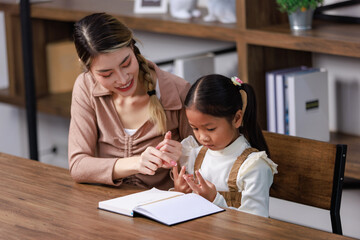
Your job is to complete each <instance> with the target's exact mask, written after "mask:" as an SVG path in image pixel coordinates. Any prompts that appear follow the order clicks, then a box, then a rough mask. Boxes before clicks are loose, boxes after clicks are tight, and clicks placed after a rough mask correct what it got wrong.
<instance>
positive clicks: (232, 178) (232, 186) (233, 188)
mask: <svg viewBox="0 0 360 240" xmlns="http://www.w3.org/2000/svg"><path fill="white" fill-rule="evenodd" d="M258 151H259V150H257V149H256V148H247V149H245V150H244V151H243V152H242V154H241V155H240V156H239V157H238V158H237V159H236V161H235V162H234V164H233V166H232V168H231V170H230V174H229V179H228V188H229V191H230V192H238V191H239V189H238V187H237V185H236V178H237V174H238V172H239V169H240V166H241V164H243V162H244V161H245V160H246V158H247V157H248V156H249V155H250V154H251V153H253V152H258Z"/></svg>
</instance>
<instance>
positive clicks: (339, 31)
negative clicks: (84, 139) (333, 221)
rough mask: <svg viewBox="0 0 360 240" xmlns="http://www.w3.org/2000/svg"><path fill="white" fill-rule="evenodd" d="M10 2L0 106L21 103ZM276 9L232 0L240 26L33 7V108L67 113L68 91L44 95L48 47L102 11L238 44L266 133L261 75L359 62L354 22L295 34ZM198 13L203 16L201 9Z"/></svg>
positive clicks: (136, 23) (80, 3)
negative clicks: (341, 60)
mask: <svg viewBox="0 0 360 240" xmlns="http://www.w3.org/2000/svg"><path fill="white" fill-rule="evenodd" d="M14 2H15V1H14V0H0V10H1V11H4V13H5V20H6V33H7V49H8V62H9V76H10V85H9V88H7V89H1V90H0V101H1V102H6V103H10V104H15V105H19V106H23V105H24V93H23V92H24V90H23V85H24V84H23V74H22V61H21V41H20V20H19V8H18V5H17V4H15V3H14ZM277 8H278V7H277V5H276V2H275V0H268V1H264V0H237V7H236V11H237V17H238V21H237V23H236V24H221V23H218V22H215V23H214V22H213V23H208V22H204V21H203V20H202V19H201V18H199V19H191V20H178V19H174V18H172V17H171V16H170V15H169V14H134V13H133V1H129V0H122V1H120V0H104V1H98V0H72V1H60V0H53V1H51V2H47V3H41V4H33V5H32V7H31V17H32V26H33V38H34V41H33V48H34V68H35V69H34V70H35V71H34V72H35V81H36V95H37V97H38V105H37V108H38V110H39V111H42V112H45V113H49V114H55V115H59V116H64V117H69V116H70V101H71V93H70V92H69V93H62V94H50V93H49V91H48V83H47V79H46V75H47V74H46V54H45V45H46V44H47V43H49V42H52V41H57V40H63V39H71V36H72V26H73V23H74V22H75V21H77V20H79V19H80V18H82V17H84V16H86V15H88V14H90V13H92V12H98V11H103V12H108V13H110V14H113V15H115V16H117V17H118V18H119V19H120V20H121V21H123V22H125V23H126V24H127V25H128V26H129V27H130V28H132V29H137V30H144V31H151V32H158V33H166V34H176V35H182V36H191V37H199V38H205V39H215V40H223V41H232V42H235V43H236V46H237V52H238V60H239V66H238V69H239V76H240V78H241V79H243V80H244V81H246V82H249V83H250V84H252V86H253V87H254V88H255V91H256V95H257V99H258V106H259V109H258V113H259V118H260V124H261V126H262V127H263V128H266V96H265V77H264V76H265V72H266V71H269V70H273V69H278V68H286V67H292V66H298V65H301V64H303V65H308V66H311V65H312V53H326V54H333V55H339V56H349V57H356V58H359V57H360V41H359V39H360V25H359V24H339V23H334V22H328V21H327V22H325V21H319V20H316V19H315V20H314V25H313V29H312V30H308V31H304V32H300V33H294V32H292V31H291V30H290V28H289V25H288V20H287V16H286V14H283V13H280V12H279V11H278V10H277ZM202 11H203V12H204V14H205V11H206V9H202ZM332 136H333V135H332ZM334 139H336V135H335V136H333V137H332V140H333V141H336V140H334ZM346 139H350V138H345V139H343V138H342V139H341V142H342V143H347V142H346V141H347V140H346ZM355 139H358V140H360V138H355ZM339 141H340V140H339ZM344 141H345V142H344ZM353 142H355V141H353ZM355 146H356V144H355ZM357 146H359V144H357ZM355 148H356V149H358V147H355ZM356 149H351V148H349V149H348V162H353V163H354V164H352V165H351V168H352V169H351V171H350V170H349V171H348V168H346V175H347V176H349V177H353V178H359V177H358V176H359V175H360V174H358V173H360V159H359V160H358V159H357V158H356V154H354V157H352V156H351V154H352V152H356ZM352 158H354V159H352ZM356 162H358V163H356ZM347 166H348V165H347ZM354 168H355V172H354Z"/></svg>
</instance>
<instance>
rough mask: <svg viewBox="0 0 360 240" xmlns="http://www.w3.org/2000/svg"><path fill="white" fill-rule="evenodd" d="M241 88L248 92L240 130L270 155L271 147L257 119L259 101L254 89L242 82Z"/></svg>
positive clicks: (251, 143)
mask: <svg viewBox="0 0 360 240" xmlns="http://www.w3.org/2000/svg"><path fill="white" fill-rule="evenodd" d="M241 88H242V89H243V91H245V92H246V95H247V106H246V109H245V113H243V114H244V116H243V124H242V126H241V127H240V129H239V131H240V133H242V134H243V135H244V136H245V137H246V139H247V140H248V141H249V143H250V145H251V146H252V147H254V148H257V149H258V150H260V151H266V153H267V154H268V156H269V157H270V152H269V148H268V146H267V144H266V141H265V138H264V135H263V134H262V130H261V128H260V125H259V123H258V121H257V103H256V96H255V92H254V89H253V88H252V87H251V86H250V85H249V84H246V83H243V84H241Z"/></svg>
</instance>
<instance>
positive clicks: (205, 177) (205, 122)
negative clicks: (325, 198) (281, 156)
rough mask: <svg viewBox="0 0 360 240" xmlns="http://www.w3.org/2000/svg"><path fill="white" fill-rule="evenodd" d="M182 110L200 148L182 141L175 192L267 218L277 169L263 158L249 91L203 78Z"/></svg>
mask: <svg viewBox="0 0 360 240" xmlns="http://www.w3.org/2000/svg"><path fill="white" fill-rule="evenodd" d="M185 107H186V115H187V117H188V120H189V123H190V126H191V127H192V129H193V132H194V135H195V137H196V139H197V141H198V142H199V143H200V144H201V145H202V146H199V145H198V143H197V142H196V140H195V139H194V138H193V137H192V136H189V137H188V138H186V139H184V140H183V141H182V145H183V154H182V157H181V158H180V165H181V166H182V168H181V170H180V172H179V171H178V168H177V166H176V167H174V168H173V171H172V173H173V176H174V185H175V186H174V187H175V190H176V191H181V192H191V191H192V192H195V193H197V194H199V195H201V196H203V197H204V198H206V199H208V200H209V201H211V202H213V203H214V204H216V205H218V206H220V207H224V208H227V207H232V208H237V209H238V210H241V211H244V212H248V213H252V214H256V215H260V216H264V217H268V216H269V190H270V186H271V184H272V182H273V175H274V174H275V173H277V165H276V164H275V163H274V162H273V161H271V160H270V159H269V157H268V156H269V151H268V147H267V145H266V142H265V139H264V136H263V134H262V131H261V129H260V127H259V125H258V123H257V119H256V99H255V94H254V91H253V89H252V87H251V86H250V85H248V84H245V83H242V82H241V80H240V79H238V78H236V77H233V78H232V79H229V78H227V77H224V76H222V75H217V74H212V75H207V76H204V77H201V78H200V79H198V80H197V81H196V82H195V83H194V85H193V86H192V87H191V88H190V90H189V92H188V94H187V97H186V99H185ZM186 172H187V173H186ZM194 178H195V179H194Z"/></svg>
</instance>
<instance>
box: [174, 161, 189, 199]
mask: <svg viewBox="0 0 360 240" xmlns="http://www.w3.org/2000/svg"><path fill="white" fill-rule="evenodd" d="M185 171H186V167H185V166H182V168H181V170H180V172H179V170H178V166H177V165H176V166H175V167H173V168H172V174H173V177H174V190H175V191H178V192H183V193H191V192H192V190H191V188H190V186H189V185H188V184H187V182H186V180H185V179H184V176H185ZM191 176H192V175H191ZM191 176H190V177H191Z"/></svg>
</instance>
